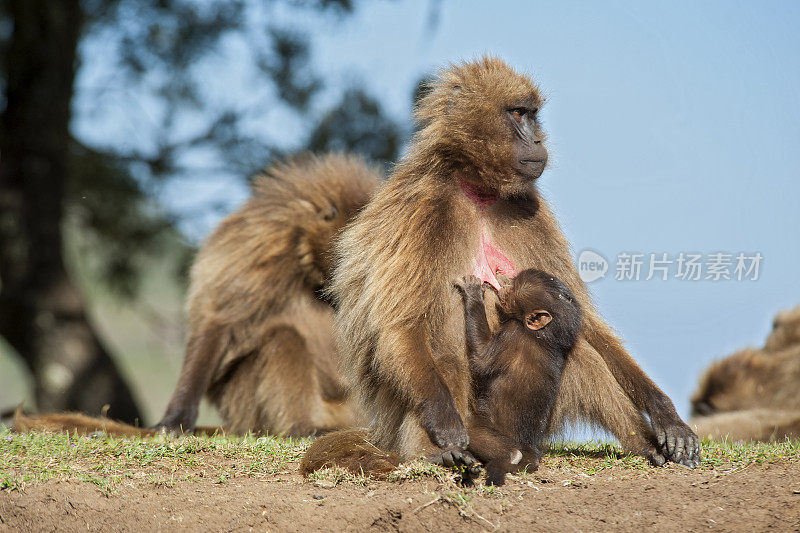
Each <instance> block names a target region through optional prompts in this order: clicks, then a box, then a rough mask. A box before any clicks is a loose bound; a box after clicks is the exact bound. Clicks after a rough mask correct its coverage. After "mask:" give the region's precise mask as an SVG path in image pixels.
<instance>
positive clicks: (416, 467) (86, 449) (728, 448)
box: [0, 429, 800, 507]
mask: <svg viewBox="0 0 800 533" xmlns="http://www.w3.org/2000/svg"><path fill="white" fill-rule="evenodd" d="M308 442H309V441H308V440H307V439H301V440H297V439H288V438H280V437H255V436H245V437H235V436H212V437H207V436H196V437H181V438H173V437H165V436H159V437H152V438H125V439H123V438H114V437H100V438H91V437H76V436H71V435H68V434H66V433H61V434H55V433H31V434H16V433H12V432H10V431H8V430H7V429H0V490H18V491H24V490H25V488H26V487H28V486H32V485H35V484H38V483H42V482H46V481H48V480H51V479H57V480H63V479H71V480H78V481H82V482H85V483H91V484H93V485H95V486H97V488H98V490H99V491H100V492H101V493H103V494H105V495H112V494H114V492H115V490H116V488H117V487H118V486H119V485H120V484H121V483H125V482H129V481H130V480H144V481H145V482H146V483H149V484H152V485H153V486H154V487H165V488H170V487H174V486H175V485H176V484H177V483H186V482H192V481H197V480H200V479H212V480H214V482H215V483H220V484H225V483H228V482H229V481H231V480H233V479H235V478H237V477H256V478H264V477H268V476H271V477H274V476H278V480H280V475H281V474H285V475H289V474H294V473H295V468H296V466H295V465H294V464H292V463H294V462H295V461H297V460H299V458H300V456H301V455H302V453H303V451H304V450H305V448H306V446H307V445H308ZM782 461H800V442H783V443H775V444H763V443H762V444H731V443H725V442H710V441H704V443H703V461H702V463H701V465H700V467H699V468H700V469H704V470H716V471H718V473H721V474H726V473H731V472H735V471H738V470H741V469H743V468H747V467H748V466H750V465H760V464H764V463H776V462H782ZM544 465H545V466H546V467H548V468H559V469H561V470H562V471H563V473H564V474H566V475H568V476H570V477H571V478H574V479H578V478H580V477H582V476H594V475H595V474H597V473H598V472H601V471H603V470H608V469H624V470H649V469H651V468H652V467H651V466H650V465H649V464H648V463H647V461H645V460H644V459H642V458H640V457H633V456H629V455H625V454H624V453H622V452H621V450H620V449H619V448H618V447H617V446H616V445H614V444H609V443H604V442H588V443H581V444H576V443H560V444H555V445H554V446H553V447H552V448H551V451H550V453H549V454H548V455H547V456H546V457H545V458H544ZM540 472H541V471H540ZM540 472H536V473H522V474H520V475H518V476H515V478H514V479H517V480H519V482H522V483H526V482H530V480H531V479H535V480H538V482H545V483H546V482H548V480H546V479H541V478H540V475H539V474H540ZM422 478H426V479H431V480H432V481H435V482H437V483H439V484H444V485H448V486H452V487H455V486H456V485H455V482H456V480H457V477H456V474H454V473H453V472H451V471H449V470H445V469H443V468H440V467H437V466H434V465H432V464H430V463H427V462H425V461H421V460H418V461H413V462H410V463H407V464H404V465H401V467H400V468H399V469H398V470H396V471H395V472H394V473H392V474H391V475H390V477H389V481H390V482H395V483H402V482H404V481H408V480H415V479H422ZM309 481H310V482H312V483H315V484H319V485H320V486H329V487H332V486H335V485H339V484H355V485H366V484H368V483H371V482H372V481H371V480H370V479H368V478H365V477H363V476H355V475H353V474H350V473H348V472H346V471H344V470H341V469H336V468H332V469H325V470H322V471H319V472H316V473H314V474H313V475H312V476H311V477H310V479H309ZM572 483H575V484H580V483H581V482H580V481H572ZM470 490H477V491H480V492H485V493H486V494H492V492H493V490H494V489H492V488H491V487H484V486H482V485H477V486H476V488H475V489H470ZM468 493H469V492H468V491H466V492H465V491H461V490H458V491H457V492H453V494H446V495H445V496H446V498H449V499H450V500H451V503H453V502H461V503H460V504H459V506H460V507H461V506H463V505H464V502H462V501H461V499H463V498H465V497H466V496H465V494H468ZM445 496H443V497H445Z"/></svg>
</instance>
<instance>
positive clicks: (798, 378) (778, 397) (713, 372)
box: [691, 308, 800, 441]
mask: <svg viewBox="0 0 800 533" xmlns="http://www.w3.org/2000/svg"><path fill="white" fill-rule="evenodd" d="M798 390H800V308H795V309H793V310H790V311H783V312H781V313H779V314H778V316H777V317H776V318H775V322H774V325H773V329H772V332H771V333H770V335H769V337H767V342H766V343H765V345H764V347H763V348H762V349H758V350H757V349H752V348H748V349H744V350H740V351H738V352H736V353H734V354H733V355H731V356H730V357H727V358H725V359H722V360H720V361H715V362H714V363H712V364H711V366H709V367H708V369H707V370H706V371H705V372H704V373H703V375H702V376H701V377H700V381H699V385H698V388H697V390H696V391H695V393H694V394H693V395H692V399H691V400H692V425H693V427H695V428H696V430H697V432H698V435H700V436H702V437H710V438H728V439H731V440H750V441H775V440H784V439H786V438H792V439H797V438H800V393H798Z"/></svg>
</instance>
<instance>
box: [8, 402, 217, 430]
mask: <svg viewBox="0 0 800 533" xmlns="http://www.w3.org/2000/svg"><path fill="white" fill-rule="evenodd" d="M11 430H12V431H16V432H17V433H30V432H51V433H61V432H67V433H70V434H76V435H91V434H93V433H106V434H108V435H115V436H132V437H133V436H138V437H153V436H155V435H157V434H158V433H159V432H158V431H157V430H155V429H152V428H140V427H137V426H132V425H130V424H126V423H124V422H117V421H115V420H111V419H109V418H105V417H103V416H98V417H93V416H88V415H85V414H83V413H72V412H66V413H49V414H41V415H26V414H24V413H23V412H22V410H20V409H17V411H16V412H15V413H14V416H13V419H12V421H11ZM223 433H225V430H224V429H223V428H221V427H215V426H197V427H196V428H194V431H193V434H194V435H217V434H223Z"/></svg>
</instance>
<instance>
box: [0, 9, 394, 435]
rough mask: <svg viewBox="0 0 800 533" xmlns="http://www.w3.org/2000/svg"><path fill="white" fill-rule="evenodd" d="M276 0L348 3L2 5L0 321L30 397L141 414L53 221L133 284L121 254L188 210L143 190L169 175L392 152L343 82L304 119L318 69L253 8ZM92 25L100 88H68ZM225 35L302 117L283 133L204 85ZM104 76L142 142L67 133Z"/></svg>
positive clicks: (388, 127)
mask: <svg viewBox="0 0 800 533" xmlns="http://www.w3.org/2000/svg"><path fill="white" fill-rule="evenodd" d="M279 5H282V7H283V8H286V9H289V10H290V11H292V12H297V11H305V12H307V13H312V14H314V15H315V16H320V17H343V16H347V14H348V13H350V12H351V11H352V9H353V6H352V4H351V2H350V1H349V0H307V1H298V0H294V1H288V0H287V1H285V2H279V1H277V0H274V1H272V2H257V1H255V0H252V1H244V0H213V1H212V0H209V1H204V2H201V1H193V0H3V2H2V4H0V52H2V57H4V58H5V61H4V63H3V64H2V66H0V91H2V93H1V94H2V99H0V112H2V117H0V154H2V160H0V335H1V336H2V337H3V338H4V339H6V341H7V342H8V343H9V344H10V345H11V346H12V348H13V349H14V350H15V351H16V352H17V354H19V356H20V357H22V359H23V360H24V361H25V362H26V364H27V366H28V368H29V369H30V370H31V372H32V373H33V376H34V382H35V389H36V390H35V396H36V400H37V404H38V405H37V407H38V408H39V410H41V411H57V410H65V409H70V410H80V411H84V412H89V413H97V412H98V411H99V410H100V409H101V408H102V406H103V405H106V404H108V405H110V411H109V415H110V416H112V417H114V418H118V419H121V420H126V421H134V420H136V419H139V418H140V412H139V410H138V408H137V406H136V402H135V400H134V398H133V395H132V393H131V391H130V388H129V387H128V386H127V384H126V383H125V380H124V379H123V378H122V377H121V376H120V373H119V371H118V369H117V367H116V365H115V364H114V362H113V358H112V357H111V355H110V353H109V351H108V349H107V348H106V347H105V346H104V344H103V342H102V339H100V337H99V336H98V335H97V333H96V332H95V330H94V329H93V327H92V325H91V323H90V322H89V321H88V320H87V317H86V303H85V301H84V298H83V295H82V294H81V292H80V290H79V288H78V286H77V285H76V283H75V282H74V280H73V277H72V276H71V274H70V268H69V265H68V264H66V263H65V259H64V246H65V243H64V226H65V224H66V223H68V222H69V223H70V224H76V225H77V226H78V227H79V228H80V229H81V231H84V232H87V233H89V234H91V235H92V236H93V238H94V240H95V242H99V243H102V246H100V247H99V251H98V252H97V253H100V254H101V255H102V258H103V261H102V262H101V263H102V264H103V265H104V267H103V275H104V279H105V280H106V281H107V282H108V283H109V285H110V286H112V287H114V288H115V289H116V290H117V291H118V293H119V294H120V295H121V297H125V298H133V297H135V295H136V289H137V281H138V279H139V274H140V272H139V266H140V262H138V261H137V260H135V259H134V258H137V257H141V256H142V254H146V253H153V252H158V251H159V247H160V246H163V241H164V239H163V235H164V233H165V232H169V231H174V230H175V225H176V223H177V222H179V221H180V220H181V219H182V217H185V216H186V213H175V212H168V211H166V210H165V209H164V207H163V206H161V205H159V204H158V202H156V201H155V198H156V197H157V195H158V192H159V191H160V190H161V188H162V187H163V186H164V184H166V183H168V182H170V181H171V180H175V179H177V178H183V177H186V176H195V175H198V174H201V173H203V172H206V173H211V174H212V175H215V176H228V177H231V176H248V175H250V174H252V172H253V171H254V170H256V169H257V168H259V167H261V166H263V165H264V164H266V163H268V162H269V160H270V159H271V158H273V157H275V156H277V155H282V154H283V153H285V152H287V151H295V150H298V149H302V148H303V147H305V146H310V147H311V148H314V149H326V148H335V149H341V150H355V151H359V152H362V153H365V154H366V155H368V156H370V157H372V158H373V159H376V160H379V161H383V160H388V159H393V158H394V157H395V156H396V154H397V150H398V147H399V144H400V139H401V137H402V135H403V133H404V132H403V130H402V129H401V128H399V127H398V126H397V125H396V124H395V123H394V122H393V121H391V120H389V119H388V118H386V117H385V116H384V115H383V113H382V111H381V109H380V106H379V105H378V104H377V102H376V101H375V100H373V99H372V98H371V97H370V96H369V95H367V94H366V93H364V92H363V91H360V90H357V89H352V90H348V91H346V92H345V93H344V95H343V97H342V99H341V102H340V104H339V105H337V106H336V107H335V108H334V109H331V110H328V111H327V112H322V113H315V116H316V115H320V116H322V117H323V118H322V119H321V120H320V121H319V122H314V121H311V120H309V119H308V116H307V112H308V110H309V109H311V108H314V107H315V105H316V104H315V98H316V95H317V94H318V93H319V92H320V91H322V90H324V88H325V84H324V82H323V80H322V79H321V78H319V77H318V76H316V75H315V74H314V72H313V69H312V68H311V66H310V62H309V59H310V56H311V48H310V47H311V44H310V41H309V39H308V38H307V36H305V35H304V34H302V33H300V32H297V31H294V30H290V29H288V25H286V24H285V25H284V26H281V25H279V24H276V23H274V22H264V21H266V20H272V17H264V14H265V13H266V12H268V11H269V10H271V9H275V8H276V6H279ZM99 40H102V41H103V45H102V47H103V48H102V51H103V54H102V58H103V59H102V60H103V61H106V62H107V64H106V67H107V68H106V70H105V75H106V76H107V83H104V84H101V86H100V87H99V88H97V94H95V93H93V92H92V91H93V90H94V89H92V88H85V87H82V88H80V90H78V91H76V75H80V73H81V72H82V69H86V68H90V67H93V66H94V65H95V58H87V52H86V50H87V49H89V48H91V46H90V45H91V44H92V43H95V45H96V44H97V43H98V42H99ZM232 42H233V43H236V42H238V43H239V45H240V46H241V45H242V43H246V44H245V46H244V48H243V50H244V52H243V53H242V54H241V56H242V57H239V58H238V59H239V60H240V61H241V62H242V65H244V67H242V68H244V69H246V70H248V71H249V72H251V73H252V76H253V77H254V79H256V80H258V82H259V84H258V85H257V86H261V87H270V88H271V89H272V91H273V92H274V94H273V95H271V97H270V98H271V101H272V103H273V104H275V105H276V106H282V107H283V108H284V109H285V110H287V113H289V114H291V115H292V116H294V117H295V118H296V120H297V123H298V124H299V125H300V126H299V129H300V130H301V131H305V132H306V133H305V134H303V135H300V136H299V138H298V139H296V140H295V141H294V142H292V143H289V145H288V146H287V143H285V142H283V141H282V140H281V139H280V138H279V135H275V134H272V135H270V134H268V133H265V132H261V131H255V130H254V129H253V128H252V127H248V124H247V122H248V121H250V122H252V121H253V117H254V107H257V106H256V105H254V104H251V105H250V106H247V105H241V103H240V102H238V101H236V99H235V98H231V99H227V100H225V99H224V98H222V99H220V98H219V96H218V95H217V96H215V95H210V94H209V91H208V90H207V86H208V85H210V84H209V79H208V77H207V76H204V75H203V73H202V72H200V71H201V70H202V67H203V65H204V64H207V63H208V62H209V61H211V60H212V59H213V58H214V57H215V56H216V55H218V54H220V50H223V49H224V48H225V47H226V46H229V45H231V43H232ZM95 48H96V47H95ZM237 57H238V56H237ZM97 61H100V60H99V59H97ZM109 80H110V81H109ZM109 87H117V88H122V89H121V90H124V93H125V94H126V95H130V102H129V103H128V104H126V105H130V106H133V105H134V104H135V103H137V102H138V105H145V106H147V108H148V109H149V110H152V113H149V115H150V117H151V118H150V120H151V122H150V123H149V124H148V125H147V126H146V127H145V126H141V127H140V128H139V129H140V130H141V131H144V134H143V135H140V138H143V139H144V140H143V141H142V140H141V139H140V142H132V141H131V140H130V139H124V140H120V139H119V138H111V139H99V140H98V139H88V140H87V139H86V138H85V137H86V136H85V135H83V136H82V135H79V134H76V132H75V120H74V119H75V117H74V113H75V109H76V107H77V104H76V102H80V101H86V100H89V101H92V102H101V101H102V99H103V96H104V95H103V92H104V91H108V90H109ZM126 97H127V96H126ZM126 102H128V100H126ZM262 105H263V103H262ZM134 115H135V113H133V114H131V116H134ZM153 116H154V117H155V120H153V119H152V117H153ZM197 161H201V162H203V163H201V164H200V165H198V164H197V163H196V162H197ZM210 161H213V164H212V163H209V162H210ZM173 242H174V241H173Z"/></svg>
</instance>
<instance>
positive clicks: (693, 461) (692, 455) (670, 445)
mask: <svg viewBox="0 0 800 533" xmlns="http://www.w3.org/2000/svg"><path fill="white" fill-rule="evenodd" d="M651 421H652V424H653V432H654V433H655V437H656V442H657V447H658V450H659V452H660V453H661V455H662V456H663V458H664V459H666V460H667V461H672V462H674V463H678V464H679V465H683V466H687V467H689V468H695V467H696V466H697V465H699V464H700V439H699V438H697V435H695V433H694V431H692V430H691V429H690V428H689V426H687V425H686V424H685V423H684V422H683V421H682V420H680V419H677V420H675V419H669V420H659V418H658V417H653V418H651Z"/></svg>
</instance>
